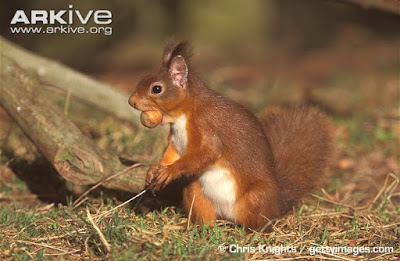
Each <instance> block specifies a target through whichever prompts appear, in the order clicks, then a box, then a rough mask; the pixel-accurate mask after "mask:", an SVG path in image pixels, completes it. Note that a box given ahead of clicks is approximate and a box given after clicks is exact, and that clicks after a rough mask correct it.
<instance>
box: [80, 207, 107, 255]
mask: <svg viewBox="0 0 400 261" xmlns="http://www.w3.org/2000/svg"><path fill="white" fill-rule="evenodd" d="M86 213H87V217H88V220H89V222H90V223H91V224H92V226H93V227H94V229H95V230H96V232H97V234H99V237H100V240H101V242H103V245H104V246H105V248H106V250H107V253H109V252H110V251H111V245H110V244H109V243H108V242H107V240H106V238H105V237H104V235H103V233H102V232H101V230H100V228H99V227H98V226H97V225H96V223H94V221H93V218H92V215H91V214H90V211H89V208H88V207H86Z"/></svg>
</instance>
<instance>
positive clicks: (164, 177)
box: [151, 166, 175, 191]
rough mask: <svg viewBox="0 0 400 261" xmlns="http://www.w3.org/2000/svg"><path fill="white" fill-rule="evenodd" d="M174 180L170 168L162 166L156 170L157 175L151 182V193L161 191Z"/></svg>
mask: <svg viewBox="0 0 400 261" xmlns="http://www.w3.org/2000/svg"><path fill="white" fill-rule="evenodd" d="M174 178H175V177H174V173H173V172H172V168H171V166H162V168H158V169H157V174H156V175H155V177H154V178H153V180H152V182H151V187H152V188H153V191H157V190H160V189H163V188H165V186H167V185H168V184H169V183H171V181H172V180H173V179H174Z"/></svg>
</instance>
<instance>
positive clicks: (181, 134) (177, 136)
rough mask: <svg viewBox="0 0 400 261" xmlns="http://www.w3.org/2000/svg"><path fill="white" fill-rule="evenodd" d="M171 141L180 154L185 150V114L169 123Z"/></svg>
mask: <svg viewBox="0 0 400 261" xmlns="http://www.w3.org/2000/svg"><path fill="white" fill-rule="evenodd" d="M171 131H172V143H173V144H174V147H175V149H176V151H177V152H178V153H179V155H180V156H182V155H183V154H184V153H185V151H186V144H187V132H186V115H182V116H180V117H179V118H177V119H176V120H175V122H174V123H173V124H171Z"/></svg>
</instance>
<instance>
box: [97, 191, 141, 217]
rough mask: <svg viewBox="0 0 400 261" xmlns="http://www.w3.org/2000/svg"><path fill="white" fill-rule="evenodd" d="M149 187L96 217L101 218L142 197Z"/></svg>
mask: <svg viewBox="0 0 400 261" xmlns="http://www.w3.org/2000/svg"><path fill="white" fill-rule="evenodd" d="M146 191H147V189H144V190H143V191H142V192H140V193H139V194H137V195H135V196H134V197H131V198H130V199H128V200H127V201H125V202H124V203H121V204H119V205H118V206H116V207H113V208H112V209H110V210H108V211H105V212H103V213H101V214H99V215H97V216H96V219H97V220H99V219H100V218H101V217H103V216H105V215H108V214H109V213H111V212H113V211H114V210H116V209H117V208H120V207H122V206H124V205H126V204H128V203H129V202H131V201H132V200H135V199H137V198H138V197H140V196H141V195H143V194H144V193H146Z"/></svg>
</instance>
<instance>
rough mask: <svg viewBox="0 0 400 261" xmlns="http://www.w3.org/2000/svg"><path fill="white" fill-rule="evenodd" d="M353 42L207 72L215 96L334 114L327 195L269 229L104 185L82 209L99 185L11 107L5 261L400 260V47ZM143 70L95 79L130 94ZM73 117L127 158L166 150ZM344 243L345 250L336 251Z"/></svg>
mask: <svg viewBox="0 0 400 261" xmlns="http://www.w3.org/2000/svg"><path fill="white" fill-rule="evenodd" d="M346 37H347V36H346V34H345V33H344V35H343V39H341V38H339V39H338V40H337V42H335V43H333V44H332V45H331V46H328V47H326V48H323V49H318V50H310V51H309V52H308V53H305V54H303V55H302V56H299V57H291V58H282V56H280V58H279V59H278V58H277V59H271V61H275V62H274V63H272V62H271V63H262V64H257V66H255V65H254V64H253V65H252V64H251V63H249V64H247V65H244V66H240V67H239V66H224V67H218V68H213V69H208V70H207V69H205V70H204V71H203V72H204V73H203V75H208V76H207V77H206V80H207V82H208V83H209V84H210V85H211V86H212V87H213V88H214V89H216V90H218V91H220V92H222V93H223V94H224V95H226V96H228V97H230V98H232V99H234V100H236V101H237V102H239V103H241V104H243V105H245V106H246V107H248V108H249V109H251V110H252V111H253V112H254V113H255V114H259V113H260V112H261V111H262V110H263V109H264V108H265V107H266V106H268V105H271V104H274V105H285V106H286V105H292V104H312V105H315V106H318V107H319V108H321V109H322V110H323V111H325V112H326V113H327V114H328V115H329V116H330V117H332V118H333V121H334V125H335V141H336V148H337V152H336V156H335V158H334V160H333V161H332V164H331V166H330V170H329V171H328V173H327V176H326V178H325V180H324V184H323V189H319V190H317V191H314V192H313V193H312V194H311V195H309V196H307V197H305V198H304V200H303V201H302V202H301V204H300V206H299V207H298V208H297V209H296V210H293V212H291V213H289V214H288V215H286V216H285V217H283V218H281V219H279V220H276V221H274V222H272V224H271V229H272V230H271V231H269V232H265V231H251V232H246V230H245V229H244V228H242V227H240V226H236V225H234V224H232V223H230V222H225V221H219V222H218V225H217V226H215V227H214V228H211V227H207V226H204V225H199V226H194V225H193V224H190V223H188V219H187V216H186V215H185V213H184V212H183V210H182V208H181V206H180V203H179V200H177V199H179V193H175V194H177V195H173V196H171V195H169V194H168V193H173V192H171V191H169V192H166V193H164V194H161V195H158V196H157V197H153V196H152V195H147V194H146V195H144V196H141V197H139V198H138V199H136V200H134V201H132V202H130V203H129V204H126V205H124V206H120V207H117V206H119V204H121V203H123V202H124V201H126V200H128V199H130V198H131V197H132V196H134V195H130V194H128V193H122V192H118V191H111V190H105V189H97V190H95V191H94V192H93V193H91V194H89V197H88V198H86V200H85V201H84V203H83V204H81V205H80V206H77V207H76V206H75V205H74V201H75V200H76V199H77V197H78V196H79V193H82V192H83V191H85V190H86V189H88V188H85V187H77V186H73V185H71V184H68V183H66V182H65V181H63V180H61V179H60V178H59V176H58V175H57V173H56V172H55V170H54V169H52V168H51V167H50V166H49V164H48V163H47V162H46V161H45V160H44V159H43V158H42V157H40V154H39V153H38V152H37V150H36V149H35V148H34V147H33V145H32V144H31V143H30V141H29V140H28V139H26V138H25V136H24V135H23V133H22V132H21V131H20V130H19V129H18V128H17V126H16V125H15V124H14V123H12V122H11V120H10V119H9V118H8V117H7V115H6V114H5V113H4V112H3V111H2V112H1V114H0V118H1V120H2V121H1V123H3V124H5V125H4V126H6V127H5V128H2V134H1V162H0V163H1V175H0V230H1V233H0V259H2V260H8V259H9V260H13V259H16V260H28V259H37V260H47V259H64V260H76V259H92V260H103V259H117V260H137V259H145V260H153V259H158V258H163V259H179V258H196V259H204V258H205V259H214V258H216V257H219V258H224V257H226V258H229V257H232V256H233V257H237V258H247V259H274V258H276V259H284V258H294V257H296V258H300V257H302V258H305V259H308V258H324V259H331V260H359V259H365V258H371V259H388V260H389V259H392V260H397V259H399V258H400V243H399V242H400V186H399V179H400V145H399V140H400V113H399V106H400V102H399V101H400V96H399V74H398V56H397V55H396V54H397V53H398V47H397V44H394V43H388V42H385V41H379V40H373V39H370V38H368V36H365V35H361V36H360V37H361V38H362V37H364V38H363V41H362V42H364V43H365V44H364V45H359V44H357V43H352V42H349V41H347V39H348V38H346ZM277 61H280V62H277ZM204 67H205V66H204ZM200 71H201V69H200ZM141 73H142V72H129V73H125V72H108V73H102V74H97V75H95V77H97V78H98V79H100V80H103V81H107V82H110V83H112V84H113V85H114V86H116V87H117V88H120V89H123V90H125V91H127V92H129V91H131V90H132V88H133V86H134V85H135V82H136V81H137V79H138V78H139V77H140V74H141ZM206 73H207V74H206ZM244 93H245V94H246V95H243V94H244ZM61 106H63V104H61ZM71 106H74V104H71ZM69 115H70V117H71V118H72V120H73V121H74V122H75V123H76V124H77V125H78V126H79V127H80V128H81V130H82V131H83V132H84V133H85V134H87V135H88V136H90V137H91V138H93V139H94V141H95V142H96V144H97V145H99V146H100V147H102V148H104V149H107V150H110V151H113V152H114V153H116V154H118V155H120V156H123V157H126V158H132V155H133V154H135V155H138V154H140V157H136V158H135V160H139V161H145V162H146V163H154V162H156V160H157V158H158V157H159V155H160V154H159V153H160V151H162V150H163V146H164V145H165V144H160V145H156V147H155V148H154V147H151V148H150V147H149V146H140V151H138V147H139V145H140V139H139V140H138V138H132V137H134V136H135V135H136V134H137V133H136V130H135V127H134V126H130V125H129V124H128V123H125V122H121V121H118V120H115V119H113V118H112V117H110V116H107V115H103V114H101V115H98V114H96V115H95V116H93V113H92V112H91V111H90V110H88V111H86V112H84V113H78V112H77V110H75V111H74V109H73V108H71V113H70V114H69ZM6 123H7V124H6ZM149 131H150V130H149ZM143 136H145V133H144V134H141V137H143ZM165 195H167V196H170V197H168V200H166V199H165V197H167V196H165ZM91 220H93V222H92V221H91ZM99 231H101V232H99ZM237 246H240V247H249V248H248V249H247V250H246V249H244V250H243V248H242V250H243V251H239V250H240V248H238V247H237ZM264 246H268V247H270V248H267V247H264ZM340 246H341V247H346V248H343V249H336V251H334V249H333V248H327V247H340ZM251 247H254V248H251ZM259 247H260V248H259ZM274 247H275V248H274ZM324 247H325V248H324ZM231 252H234V253H231Z"/></svg>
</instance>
